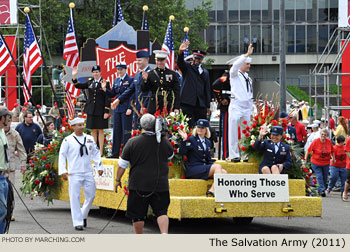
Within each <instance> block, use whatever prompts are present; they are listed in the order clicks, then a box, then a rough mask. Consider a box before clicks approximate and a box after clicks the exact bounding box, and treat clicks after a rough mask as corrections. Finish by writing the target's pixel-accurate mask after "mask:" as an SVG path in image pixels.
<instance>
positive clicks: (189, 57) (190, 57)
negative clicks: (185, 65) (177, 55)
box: [185, 54, 193, 61]
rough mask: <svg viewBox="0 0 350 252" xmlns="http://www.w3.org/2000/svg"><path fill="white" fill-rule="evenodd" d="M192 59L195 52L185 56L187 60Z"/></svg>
mask: <svg viewBox="0 0 350 252" xmlns="http://www.w3.org/2000/svg"><path fill="white" fill-rule="evenodd" d="M190 59H193V54H191V55H188V56H187V57H186V58H185V61H189V60H190Z"/></svg>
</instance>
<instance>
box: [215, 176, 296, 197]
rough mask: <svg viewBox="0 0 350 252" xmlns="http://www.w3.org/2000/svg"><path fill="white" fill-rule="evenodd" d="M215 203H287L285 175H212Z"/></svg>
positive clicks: (287, 192) (287, 187)
mask: <svg viewBox="0 0 350 252" xmlns="http://www.w3.org/2000/svg"><path fill="white" fill-rule="evenodd" d="M214 188H215V202H289V185H288V175H287V174H276V175H272V174H214Z"/></svg>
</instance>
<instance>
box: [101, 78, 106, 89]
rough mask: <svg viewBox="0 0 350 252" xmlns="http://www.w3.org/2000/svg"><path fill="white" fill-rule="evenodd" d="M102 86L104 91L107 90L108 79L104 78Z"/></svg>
mask: <svg viewBox="0 0 350 252" xmlns="http://www.w3.org/2000/svg"><path fill="white" fill-rule="evenodd" d="M101 87H102V89H103V90H104V91H106V87H107V81H106V80H105V79H103V80H102V81H101Z"/></svg>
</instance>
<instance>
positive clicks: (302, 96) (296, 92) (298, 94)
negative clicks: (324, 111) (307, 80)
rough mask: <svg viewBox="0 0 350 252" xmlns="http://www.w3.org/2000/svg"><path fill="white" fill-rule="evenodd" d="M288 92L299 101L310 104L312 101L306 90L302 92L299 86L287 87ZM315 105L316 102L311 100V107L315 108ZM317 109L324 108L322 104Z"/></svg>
mask: <svg viewBox="0 0 350 252" xmlns="http://www.w3.org/2000/svg"><path fill="white" fill-rule="evenodd" d="M287 90H288V91H289V92H290V93H291V95H293V96H294V97H295V98H296V99H297V100H299V101H306V102H308V101H309V99H310V97H309V95H308V94H307V93H306V92H305V91H304V90H301V89H300V88H299V87H298V86H295V85H287ZM314 104H315V100H313V99H311V106H314ZM317 107H318V108H322V106H321V105H320V104H317Z"/></svg>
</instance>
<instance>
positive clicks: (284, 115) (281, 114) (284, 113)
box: [280, 111, 288, 118]
mask: <svg viewBox="0 0 350 252" xmlns="http://www.w3.org/2000/svg"><path fill="white" fill-rule="evenodd" d="M286 117H288V114H287V112H286V111H282V112H281V113H280V118H286Z"/></svg>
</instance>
